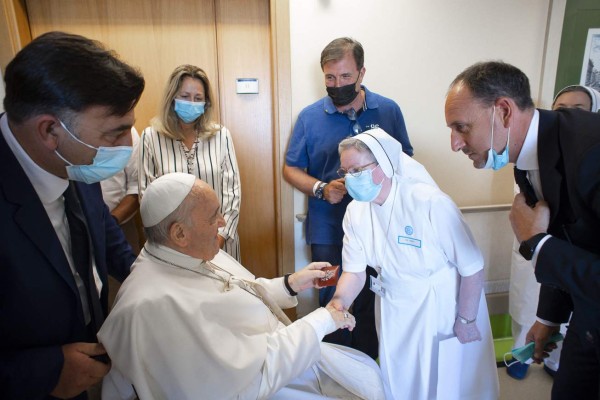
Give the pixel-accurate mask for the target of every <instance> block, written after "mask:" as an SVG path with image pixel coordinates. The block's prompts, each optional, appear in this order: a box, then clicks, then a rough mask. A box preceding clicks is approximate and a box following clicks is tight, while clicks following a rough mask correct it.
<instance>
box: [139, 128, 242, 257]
mask: <svg viewBox="0 0 600 400" xmlns="http://www.w3.org/2000/svg"><path fill="white" fill-rule="evenodd" d="M186 152H188V153H189V151H188V149H187V148H185V145H184V144H183V142H181V141H180V140H173V139H171V138H168V137H166V136H164V135H161V134H160V133H158V132H157V131H156V130H154V128H152V127H148V128H146V129H144V131H143V132H142V137H141V143H140V149H139V172H138V175H139V182H140V198H141V197H142V196H143V195H144V191H145V190H146V187H148V185H149V184H150V182H152V181H153V180H154V179H156V178H158V177H159V176H162V175H164V174H168V173H171V172H184V173H189V174H193V175H196V176H197V177H198V178H200V179H202V180H203V181H204V182H206V183H208V184H209V185H210V186H212V188H213V189H214V190H215V192H216V194H217V198H218V199H219V202H220V204H221V214H223V218H224V219H225V224H226V225H225V226H224V227H223V228H220V229H219V235H221V236H222V237H223V238H225V239H226V241H225V248H224V250H225V251H226V252H227V253H229V254H230V255H231V256H233V257H234V258H236V259H237V260H238V261H240V248H239V240H238V235H237V225H238V221H239V216H240V204H241V185H240V173H239V169H238V164H237V160H236V157H235V150H234V148H233V141H232V138H231V133H229V130H228V129H227V128H225V127H221V129H220V130H219V131H218V132H216V134H215V135H214V136H212V137H210V138H209V139H205V140H200V141H199V143H198V146H197V149H196V154H195V157H193V158H192V159H190V163H189V164H190V165H188V160H187V157H186ZM190 166H191V168H190Z"/></svg>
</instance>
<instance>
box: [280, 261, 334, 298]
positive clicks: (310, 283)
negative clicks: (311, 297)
mask: <svg viewBox="0 0 600 400" xmlns="http://www.w3.org/2000/svg"><path fill="white" fill-rule="evenodd" d="M330 265H331V264H329V263H328V262H325V261H318V262H312V263H310V264H308V265H307V266H306V267H304V268H302V269H301V270H300V271H296V272H294V273H293V274H291V275H290V278H289V280H288V283H289V284H290V286H291V287H292V289H293V290H294V292H297V293H300V292H301V291H303V290H306V289H308V288H312V287H316V286H315V283H314V282H315V279H321V278H324V277H325V275H326V274H325V271H321V268H323V267H328V266H330Z"/></svg>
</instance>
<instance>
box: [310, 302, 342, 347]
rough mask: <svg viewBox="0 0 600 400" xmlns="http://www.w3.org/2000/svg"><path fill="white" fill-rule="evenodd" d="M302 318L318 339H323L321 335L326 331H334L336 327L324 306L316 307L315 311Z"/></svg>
mask: <svg viewBox="0 0 600 400" xmlns="http://www.w3.org/2000/svg"><path fill="white" fill-rule="evenodd" d="M302 320H303V321H306V322H308V323H309V324H310V326H312V327H313V329H314V330H315V332H316V334H317V337H318V338H319V341H321V340H323V337H325V335H327V334H328V333H331V332H333V331H335V328H336V326H335V321H334V320H333V317H332V316H331V313H330V312H329V311H327V310H326V309H325V308H324V307H320V308H317V309H316V310H315V311H313V312H311V313H310V314H308V315H306V316H305V317H303V318H302Z"/></svg>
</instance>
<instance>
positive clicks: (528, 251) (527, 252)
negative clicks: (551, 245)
mask: <svg viewBox="0 0 600 400" xmlns="http://www.w3.org/2000/svg"><path fill="white" fill-rule="evenodd" d="M546 235H547V233H538V234H535V235H533V236H532V237H530V238H529V239H527V240H523V241H522V242H521V245H520V246H519V253H521V255H522V256H523V258H524V259H526V260H527V261H531V259H532V258H533V253H535V248H536V247H537V245H538V244H539V243H540V241H541V240H542V239H543V238H545V237H546Z"/></svg>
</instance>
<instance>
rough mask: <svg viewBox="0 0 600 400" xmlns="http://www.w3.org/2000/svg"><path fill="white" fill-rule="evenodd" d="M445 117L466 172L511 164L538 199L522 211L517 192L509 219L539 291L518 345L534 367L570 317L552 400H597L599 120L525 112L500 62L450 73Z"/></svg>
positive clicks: (511, 72)
mask: <svg viewBox="0 0 600 400" xmlns="http://www.w3.org/2000/svg"><path fill="white" fill-rule="evenodd" d="M445 111H446V122H447V124H448V127H450V129H451V147H452V150H454V151H459V150H460V151H462V152H463V153H465V154H466V155H467V156H468V157H469V158H470V159H471V160H472V161H473V166H474V167H475V168H493V169H495V170H497V169H499V168H502V167H504V166H505V165H506V164H507V163H509V162H511V163H514V164H515V165H516V167H517V168H518V169H519V170H525V171H526V177H527V180H528V181H530V184H531V187H532V190H533V192H534V193H535V195H536V197H537V199H538V200H539V201H537V202H535V201H533V202H532V201H530V203H533V208H532V207H530V205H528V204H527V199H526V198H525V195H524V193H520V194H519V195H517V196H516V197H515V200H514V202H513V206H512V209H511V214H510V218H511V223H512V226H513V230H514V232H515V235H516V237H517V239H518V240H519V242H521V246H520V248H519V252H520V253H521V254H522V255H523V257H525V258H526V259H528V260H532V267H533V268H535V275H536V278H537V280H538V282H540V283H541V284H542V287H541V289H540V297H539V304H538V311H537V321H536V322H535V324H534V325H533V327H532V328H531V329H530V331H529V333H528V335H527V340H528V341H535V354H534V359H535V361H536V362H541V360H542V358H543V355H544V347H545V345H546V343H547V341H548V338H549V337H550V335H551V334H552V333H554V332H557V331H558V329H559V325H560V323H564V322H567V320H568V317H569V314H570V312H571V311H572V312H573V316H572V319H571V321H570V324H569V328H568V332H567V335H566V338H565V341H564V345H563V350H562V354H561V359H560V369H559V370H558V373H557V375H556V377H555V380H554V385H553V388H552V398H553V399H567V398H568V399H572V398H577V399H580V398H581V399H598V398H599V395H600V393H599V377H600V240H598V237H599V236H598V235H599V232H600V115H598V114H593V113H589V112H585V111H580V110H568V109H562V110H558V111H545V110H537V109H535V108H534V105H533V101H532V99H531V95H530V89H529V80H528V79H527V77H526V76H525V74H523V72H521V71H520V70H519V69H518V68H516V67H514V66H512V65H509V64H506V63H503V62H484V63H478V64H475V65H473V66H471V67H469V68H467V69H466V70H464V71H463V72H462V73H460V74H459V75H458V76H457V77H456V79H455V80H454V81H453V82H452V84H451V85H450V90H449V91H448V96H447V99H446V110H445ZM490 143H491V144H490ZM490 146H491V147H490ZM517 172H518V171H517ZM547 349H548V348H547Z"/></svg>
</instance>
